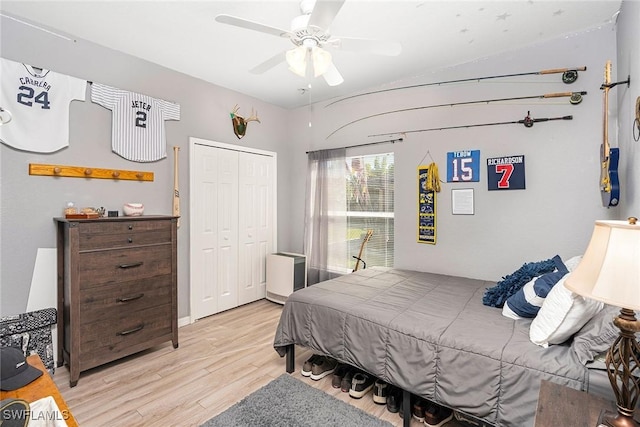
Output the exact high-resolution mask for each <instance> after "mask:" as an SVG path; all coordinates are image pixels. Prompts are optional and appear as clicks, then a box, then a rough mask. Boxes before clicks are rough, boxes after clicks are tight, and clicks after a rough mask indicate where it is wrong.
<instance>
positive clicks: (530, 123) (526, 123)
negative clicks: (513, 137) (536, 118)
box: [522, 111, 534, 128]
mask: <svg viewBox="0 0 640 427" xmlns="http://www.w3.org/2000/svg"><path fill="white" fill-rule="evenodd" d="M533 123H534V122H533V119H532V118H531V111H527V116H526V117H525V118H524V119H523V120H522V124H524V127H526V128H530V127H532V126H533Z"/></svg>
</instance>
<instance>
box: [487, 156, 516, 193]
mask: <svg viewBox="0 0 640 427" xmlns="http://www.w3.org/2000/svg"><path fill="white" fill-rule="evenodd" d="M487 177H488V179H487V181H488V184H489V190H523V189H524V188H525V174H524V155H515V156H506V157H493V158H489V159H487Z"/></svg>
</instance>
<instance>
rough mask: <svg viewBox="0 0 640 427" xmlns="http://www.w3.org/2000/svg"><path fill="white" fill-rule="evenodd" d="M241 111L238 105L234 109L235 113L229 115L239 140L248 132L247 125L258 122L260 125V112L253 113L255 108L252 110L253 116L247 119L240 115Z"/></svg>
mask: <svg viewBox="0 0 640 427" xmlns="http://www.w3.org/2000/svg"><path fill="white" fill-rule="evenodd" d="M239 109H240V107H238V104H236V106H235V107H233V111H232V112H231V113H229V115H230V116H231V124H232V125H233V133H235V134H236V136H237V137H238V139H242V137H243V136H244V134H245V133H246V132H247V124H248V123H249V122H258V123H260V119H259V118H258V112H257V111H256V112H255V113H254V112H253V108H252V109H251V115H250V116H249V117H248V118H246V119H245V118H244V117H242V116H239V115H238V110H239Z"/></svg>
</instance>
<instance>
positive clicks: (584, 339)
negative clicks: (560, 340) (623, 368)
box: [571, 304, 637, 365]
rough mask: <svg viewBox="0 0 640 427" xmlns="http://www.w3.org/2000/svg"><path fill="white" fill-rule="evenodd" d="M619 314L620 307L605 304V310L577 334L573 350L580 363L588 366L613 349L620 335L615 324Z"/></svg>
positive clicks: (572, 344)
mask: <svg viewBox="0 0 640 427" xmlns="http://www.w3.org/2000/svg"><path fill="white" fill-rule="evenodd" d="M619 312H620V309H619V308H618V307H614V306H612V305H609V304H604V308H603V309H602V310H600V312H598V313H597V314H596V315H595V316H593V317H592V318H591V320H589V321H588V322H587V323H586V324H585V325H584V326H583V327H582V329H580V330H579V331H578V332H577V333H576V334H575V336H574V337H573V342H572V343H571V348H572V349H573V351H574V353H575V354H576V356H578V360H580V362H582V363H583V364H585V365H586V364H587V363H588V362H592V361H593V360H595V358H596V357H597V356H598V355H599V354H601V353H602V352H604V351H607V350H608V349H609V347H611V344H613V342H614V341H615V340H616V338H618V335H619V334H620V329H618V328H617V327H616V326H615V325H614V324H613V319H614V318H615V317H616V316H617V315H618V313H619ZM636 336H637V334H636Z"/></svg>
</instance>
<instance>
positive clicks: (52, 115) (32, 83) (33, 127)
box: [0, 58, 87, 153]
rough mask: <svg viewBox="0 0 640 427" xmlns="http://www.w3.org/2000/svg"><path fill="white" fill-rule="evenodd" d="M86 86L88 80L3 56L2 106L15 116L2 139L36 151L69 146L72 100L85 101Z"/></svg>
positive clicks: (0, 129)
mask: <svg viewBox="0 0 640 427" xmlns="http://www.w3.org/2000/svg"><path fill="white" fill-rule="evenodd" d="M86 88H87V81H86V80H81V79H78V78H76V77H71V76H67V75H64V74H58V73H55V72H53V71H50V70H41V69H36V68H35V67H33V66H31V65H27V64H21V63H19V62H14V61H10V60H8V59H4V58H0V107H2V108H4V109H5V110H7V111H9V112H10V113H11V117H12V120H11V121H10V122H8V123H6V124H4V125H2V126H0V141H1V142H2V143H3V144H6V145H8V146H10V147H14V148H17V149H19V150H25V151H33V152H36V153H51V152H53V151H57V150H60V149H61V148H64V147H67V146H68V145H69V104H70V103H71V101H73V100H74V99H77V100H80V101H84V100H85V92H86Z"/></svg>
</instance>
